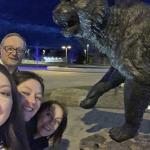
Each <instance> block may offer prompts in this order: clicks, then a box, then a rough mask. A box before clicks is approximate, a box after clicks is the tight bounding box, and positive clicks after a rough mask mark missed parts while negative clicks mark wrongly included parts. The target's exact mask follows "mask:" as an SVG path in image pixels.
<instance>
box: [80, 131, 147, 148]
mask: <svg viewBox="0 0 150 150" xmlns="http://www.w3.org/2000/svg"><path fill="white" fill-rule="evenodd" d="M149 149H150V134H143V133H139V135H138V136H136V137H134V138H132V139H129V140H126V141H124V142H122V143H118V142H116V141H114V140H112V139H111V138H110V136H109V129H106V128H105V129H102V130H101V131H100V133H98V134H94V135H92V136H88V137H86V138H84V139H82V140H81V141H80V150H149Z"/></svg>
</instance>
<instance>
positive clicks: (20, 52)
mask: <svg viewBox="0 0 150 150" xmlns="http://www.w3.org/2000/svg"><path fill="white" fill-rule="evenodd" d="M24 44H25V43H24V41H23V40H22V39H21V38H20V37H18V36H11V37H8V38H6V39H5V40H4V42H3V43H2V44H1V46H0V54H1V60H2V62H3V64H4V65H5V66H12V67H13V66H17V65H18V64H20V63H21V61H22V58H23V56H24V51H25V47H24Z"/></svg>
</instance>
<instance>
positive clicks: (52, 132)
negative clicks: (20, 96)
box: [27, 101, 67, 150]
mask: <svg viewBox="0 0 150 150" xmlns="http://www.w3.org/2000/svg"><path fill="white" fill-rule="evenodd" d="M66 126H67V110H66V108H65V107H64V106H63V105H62V104H61V103H59V102H57V101H47V102H44V103H42V105H41V107H40V109H39V111H38V112H37V114H36V115H35V116H34V117H33V118H32V119H31V121H30V124H29V126H28V127H27V132H28V136H29V143H30V147H31V150H35V149H36V150H43V149H44V148H46V147H49V146H50V145H51V146H54V145H56V144H58V143H60V141H61V139H62V136H63V133H64V131H65V129H66ZM50 143H51V144H50ZM49 144H50V145H49Z"/></svg>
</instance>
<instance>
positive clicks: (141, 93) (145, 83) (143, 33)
mask: <svg viewBox="0 0 150 150" xmlns="http://www.w3.org/2000/svg"><path fill="white" fill-rule="evenodd" d="M53 19H54V21H55V23H56V24H58V25H60V26H61V27H62V28H63V30H62V32H63V34H64V36H65V37H71V36H74V37H77V38H79V39H85V40H87V41H88V42H90V43H92V44H93V45H94V46H95V47H96V48H97V49H99V50H100V51H101V52H102V53H104V54H106V55H107V57H108V59H109V61H110V63H111V65H112V66H113V67H114V68H115V69H117V70H118V71H119V72H120V73H121V74H122V76H123V77H124V78H125V86H124V106H125V122H124V124H123V125H122V126H121V127H114V128H112V129H110V131H109V133H110V137H111V138H112V139H114V140H115V141H118V142H122V141H125V140H127V139H130V138H133V137H134V136H136V135H137V134H138V129H139V127H140V124H141V121H142V118H143V114H144V112H145V109H146V108H147V106H148V104H149V102H150V6H149V5H148V4H146V3H144V2H142V1H140V0H116V3H115V4H114V5H112V6H109V5H108V2H107V0H61V1H60V3H59V4H58V5H57V7H56V8H55V10H54V11H53ZM112 103H113V101H112Z"/></svg>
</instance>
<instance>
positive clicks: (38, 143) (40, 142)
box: [29, 137, 48, 150]
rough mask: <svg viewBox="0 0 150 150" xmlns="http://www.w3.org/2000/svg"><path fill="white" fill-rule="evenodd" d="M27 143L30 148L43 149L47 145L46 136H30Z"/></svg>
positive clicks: (33, 149) (34, 149)
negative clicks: (36, 137)
mask: <svg viewBox="0 0 150 150" xmlns="http://www.w3.org/2000/svg"><path fill="white" fill-rule="evenodd" d="M29 144H30V148H31V150H43V149H44V148H46V147H48V139H47V138H46V137H41V138H38V139H34V138H32V137H31V138H30V139H29Z"/></svg>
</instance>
